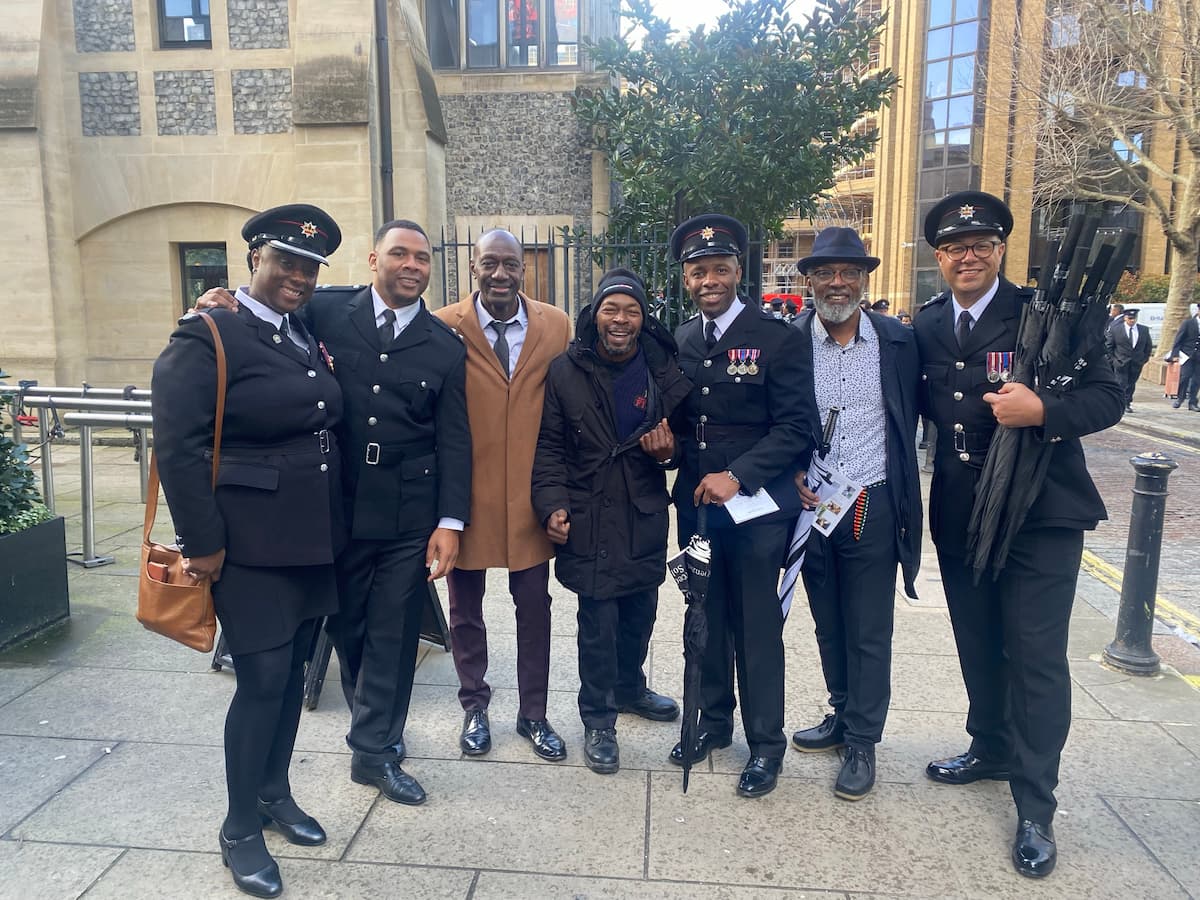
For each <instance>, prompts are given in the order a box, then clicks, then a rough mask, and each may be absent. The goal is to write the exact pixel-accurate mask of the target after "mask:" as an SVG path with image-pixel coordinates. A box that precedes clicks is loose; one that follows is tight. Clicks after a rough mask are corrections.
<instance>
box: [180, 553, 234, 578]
mask: <svg viewBox="0 0 1200 900" xmlns="http://www.w3.org/2000/svg"><path fill="white" fill-rule="evenodd" d="M223 565H225V548H224V547H222V548H221V549H220V550H218V551H217V552H216V553H210V554H208V556H191V557H188V556H185V557H184V558H183V571H184V574H186V575H190V576H192V579H193V580H194V581H203V580H204V579H205V578H209V579H211V580H213V581H220V580H221V567H222V566H223Z"/></svg>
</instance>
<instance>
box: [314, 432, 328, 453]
mask: <svg viewBox="0 0 1200 900" xmlns="http://www.w3.org/2000/svg"><path fill="white" fill-rule="evenodd" d="M317 446H319V447H320V448H321V452H322V453H328V452H329V446H330V445H329V429H328V428H322V429H321V430H320V431H318V432H317Z"/></svg>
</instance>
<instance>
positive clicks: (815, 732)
mask: <svg viewBox="0 0 1200 900" xmlns="http://www.w3.org/2000/svg"><path fill="white" fill-rule="evenodd" d="M792 746H793V747H795V748H796V749H797V750H799V751H800V752H801V753H819V752H821V751H822V750H836V749H837V748H839V747H844V746H846V728H845V726H844V725H842V721H841V719H840V718H839V717H838V715H837V714H836V713H834V714H830V715H827V716H826V717H825V719H824V721H822V722H821V724H820V725H814V726H813V727H812V728H804V729H802V730H800V731H797V732H796V733H795V734H793V735H792Z"/></svg>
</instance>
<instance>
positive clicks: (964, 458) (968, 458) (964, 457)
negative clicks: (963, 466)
mask: <svg viewBox="0 0 1200 900" xmlns="http://www.w3.org/2000/svg"><path fill="white" fill-rule="evenodd" d="M958 458H959V459H961V460H962V461H963V462H970V461H971V454H970V453H960V454H958Z"/></svg>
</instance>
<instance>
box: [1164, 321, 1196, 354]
mask: <svg viewBox="0 0 1200 900" xmlns="http://www.w3.org/2000/svg"><path fill="white" fill-rule="evenodd" d="M1180 350H1182V351H1183V352H1184V353H1186V354H1187V355H1188V356H1189V357H1195V356H1196V354H1198V353H1200V321H1197V320H1196V317H1195V316H1188V317H1187V318H1186V319H1184V320H1183V322H1182V323H1181V324H1180V326H1179V330H1178V331H1177V332H1175V343H1173V344H1172V345H1171V356H1172V357H1176V356H1178V355H1179V351H1180Z"/></svg>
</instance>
